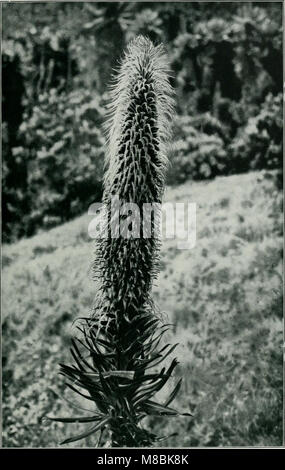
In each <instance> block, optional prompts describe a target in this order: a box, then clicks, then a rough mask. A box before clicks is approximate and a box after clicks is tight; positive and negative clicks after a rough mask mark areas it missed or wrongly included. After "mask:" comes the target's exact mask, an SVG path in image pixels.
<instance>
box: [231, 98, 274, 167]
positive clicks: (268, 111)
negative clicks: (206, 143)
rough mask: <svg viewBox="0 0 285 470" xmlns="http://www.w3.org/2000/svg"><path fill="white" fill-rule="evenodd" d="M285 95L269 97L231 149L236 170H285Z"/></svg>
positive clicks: (240, 132)
mask: <svg viewBox="0 0 285 470" xmlns="http://www.w3.org/2000/svg"><path fill="white" fill-rule="evenodd" d="M282 101H283V100H282V94H278V95H277V96H273V95H272V94H269V95H267V97H266V99H265V101H264V103H263V105H262V107H261V110H260V112H259V114H258V115H257V116H255V117H251V118H249V120H248V122H247V124H246V126H245V127H244V128H243V129H242V130H239V133H238V135H237V137H236V138H235V139H234V141H233V143H232V144H231V146H230V152H231V156H232V162H233V171H247V170H248V169H253V170H260V169H279V170H281V169H282V155H283V148H282V134H283V119H282Z"/></svg>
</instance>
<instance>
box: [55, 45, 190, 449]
mask: <svg viewBox="0 0 285 470" xmlns="http://www.w3.org/2000/svg"><path fill="white" fill-rule="evenodd" d="M168 73H169V70H168V63H167V59H166V56H165V54H164V51H163V47H162V46H161V45H159V46H156V47H155V46H154V45H153V44H152V42H151V41H150V40H148V39H146V38H144V37H142V36H139V37H137V38H136V39H135V40H134V41H132V42H131V43H130V44H129V46H128V48H127V51H126V53H125V55H124V57H123V59H122V62H121V64H120V67H119V70H118V71H117V74H116V77H115V79H114V82H113V84H112V87H111V91H110V107H109V119H108V121H107V124H106V130H107V134H108V143H107V151H106V164H107V169H106V173H105V179H104V195H103V203H104V211H103V212H102V218H103V219H102V220H101V222H102V223H101V230H102V231H103V232H102V237H101V238H100V239H98V240H97V246H96V252H95V260H94V263H93V273H94V279H95V280H96V285H97V295H96V298H95V304H94V309H93V313H92V315H91V316H90V318H84V319H81V322H80V325H79V326H78V329H79V330H80V332H81V334H82V337H81V338H75V339H74V340H73V347H72V349H71V353H72V356H73V358H74V361H75V365H73V366H66V365H61V373H62V374H63V375H64V376H65V377H67V379H68V382H67V385H68V386H69V387H70V388H71V389H72V390H74V391H77V393H79V394H81V395H83V396H84V397H85V398H87V399H88V400H90V401H93V402H94V404H95V405H96V410H95V412H94V414H93V416H91V417H88V418H86V417H85V418H53V419H56V420H62V421H64V422H74V421H76V420H77V421H78V422H93V426H92V427H91V428H90V429H88V430H87V431H86V432H84V433H83V434H81V435H79V436H74V437H72V438H69V439H67V440H66V441H64V442H72V441H75V440H78V439H81V438H83V437H85V436H87V435H90V434H92V433H95V432H96V431H100V432H101V433H102V432H103V431H104V430H106V432H107V433H108V439H109V441H110V445H111V446H112V447H117V446H119V447H125V446H126V447H133V446H136V447H140V446H146V447H147V446H151V445H152V444H153V443H155V442H156V441H158V440H159V439H161V438H158V437H156V436H155V435H154V434H153V433H151V432H150V431H148V430H147V429H144V428H143V427H142V424H141V420H142V419H143V418H144V417H145V416H147V415H160V416H161V415H166V416H176V415H177V414H179V413H178V412H177V411H176V410H174V409H173V408H171V407H170V406H169V405H170V403H171V402H172V401H173V399H174V398H175V396H176V394H177V392H178V390H179V388H180V384H181V381H179V383H178V384H177V386H176V387H175V388H174V390H173V392H172V393H171V394H170V396H169V398H168V399H167V400H166V401H165V402H164V403H163V404H159V403H157V402H156V401H154V400H153V399H152V398H153V397H154V395H155V394H156V393H157V392H158V391H159V390H160V389H161V388H162V387H163V386H164V385H165V383H166V382H167V380H168V378H169V377H170V376H171V374H172V372H173V370H174V368H175V367H176V365H177V360H176V359H174V360H172V362H171V364H170V366H169V367H168V369H165V368H163V369H161V370H160V371H158V370H157V366H158V365H159V364H160V363H161V362H162V361H163V360H164V359H165V357H166V356H168V355H169V354H170V353H171V352H172V351H173V349H174V348H175V345H174V346H171V345H170V344H165V345H164V346H161V345H160V340H161V338H162V336H163V333H164V332H165V331H166V330H167V328H168V326H167V325H164V324H163V323H162V322H161V319H160V316H159V315H158V314H157V312H156V309H155V306H154V304H153V302H152V300H151V296H150V294H151V287H152V282H153V279H154V278H155V276H156V274H157V272H158V251H159V243H160V242H159V239H158V238H157V234H158V231H157V223H158V221H157V218H155V217H154V218H153V217H152V218H151V223H150V226H149V229H148V230H149V231H148V232H147V233H148V237H146V232H145V231H144V226H143V224H142V220H143V204H144V203H148V204H151V203H161V198H162V193H163V188H164V178H165V169H166V164H167V156H166V153H167V144H168V139H169V136H170V130H171V129H170V127H171V118H172V110H173V90H172V88H171V86H170V84H169V79H168ZM114 200H115V201H116V202H115V204H114V205H113V206H112V204H113V202H114ZM125 203H135V204H136V207H137V209H136V210H137V211H138V213H136V217H133V215H134V214H131V217H130V214H129V213H128V211H127V212H126V211H125V213H124V212H123V213H122V210H121V208H122V206H120V204H125ZM116 204H117V205H116ZM129 207H131V206H129ZM133 210H134V209H132V208H131V211H133ZM119 211H120V213H119ZM123 226H124V227H125V228H126V231H125V232H124V234H122V227H123ZM103 233H104V234H105V235H104V236H103ZM126 233H127V237H126ZM150 369H153V370H152V371H150Z"/></svg>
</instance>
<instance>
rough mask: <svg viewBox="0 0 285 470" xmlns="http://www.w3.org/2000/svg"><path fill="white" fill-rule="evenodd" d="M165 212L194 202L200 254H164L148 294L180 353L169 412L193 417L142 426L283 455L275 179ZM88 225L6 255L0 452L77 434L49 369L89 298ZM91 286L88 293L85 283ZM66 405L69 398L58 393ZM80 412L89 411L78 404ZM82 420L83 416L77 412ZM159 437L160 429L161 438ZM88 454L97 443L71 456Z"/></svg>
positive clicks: (251, 181)
mask: <svg viewBox="0 0 285 470" xmlns="http://www.w3.org/2000/svg"><path fill="white" fill-rule="evenodd" d="M165 199H166V201H171V202H186V203H187V202H189V201H196V202H197V205H198V209H197V217H198V221H197V229H198V233H197V244H196V247H195V248H194V249H192V250H189V251H187V250H186V251H185V250H179V249H177V245H176V241H174V240H165V241H164V242H163V245H162V259H161V267H162V270H161V274H160V277H159V279H158V283H157V284H158V285H157V286H156V287H155V288H154V295H155V299H156V301H157V303H158V305H159V306H160V307H161V308H162V310H163V311H164V312H165V313H164V316H165V318H164V319H165V320H166V321H169V322H171V323H174V324H175V328H174V330H173V331H172V332H170V333H169V337H168V338H166V341H167V342H169V343H172V344H175V343H177V342H179V344H180V346H179V347H178V350H177V351H176V353H175V356H177V357H178V358H179V362H180V364H179V366H178V367H177V373H176V374H175V376H174V377H173V379H171V381H170V384H169V388H168V387H167V388H166V391H165V395H162V396H161V397H160V398H161V400H162V401H163V398H164V397H166V396H167V393H169V391H171V390H172V388H173V386H174V385H175V383H176V382H177V378H180V377H183V382H182V388H181V390H180V392H179V394H178V396H177V398H176V400H175V402H174V404H173V406H175V407H176V408H178V409H180V410H182V411H188V412H190V413H193V414H194V418H183V417H181V418H178V419H177V418H172V419H171V418H170V419H169V418H159V417H157V418H151V421H149V422H148V427H149V429H150V431H151V432H155V433H158V434H159V435H162V434H163V435H170V434H172V433H175V432H177V433H178V436H177V437H173V438H172V439H169V440H167V441H166V442H164V443H163V444H162V445H167V446H175V445H176V446H179V447H180V446H185V447H188V446H227V445H231V446H234V445H240V446H250V445H253V446H257V445H262V446H264V445H281V444H282V341H283V340H282V259H281V256H282V214H281V204H282V194H281V193H280V191H278V190H277V189H276V186H275V174H274V173H271V172H264V171H261V172H253V173H250V174H245V175H233V176H228V177H217V178H216V180H214V181H210V182H208V181H205V182H194V183H185V184H183V185H181V186H179V187H177V188H172V189H171V188H169V189H168V190H167V192H166V198H165ZM91 220H92V216H88V215H87V214H85V215H83V216H81V217H79V218H77V219H75V220H73V221H71V222H68V223H65V224H63V225H62V226H60V227H56V228H53V229H51V230H49V231H46V232H44V233H42V234H38V235H36V236H34V237H32V238H31V239H28V240H22V241H20V242H18V243H16V244H11V245H6V246H4V248H3V265H4V271H3V348H2V349H3V359H4V371H3V372H4V374H3V392H4V395H3V431H4V434H3V438H4V441H3V444H4V446H15V447H18V446H28V447H50V446H57V445H58V443H59V442H60V441H62V440H64V439H66V437H68V436H69V435H70V434H71V435H72V434H78V433H79V432H80V431H82V432H83V431H84V430H85V427H86V425H84V424H83V425H80V424H70V425H69V426H70V428H69V432H68V434H67V431H66V426H65V425H64V424H62V423H52V424H50V423H47V424H46V423H42V422H41V418H42V416H44V415H46V414H48V415H53V416H70V414H71V404H70V403H65V401H64V400H63V399H62V398H61V397H59V396H58V394H60V395H62V394H63V393H64V392H63V390H64V387H63V381H62V382H61V381H60V380H59V377H58V374H57V367H56V365H57V364H58V363H60V362H65V363H66V362H67V361H69V346H70V336H71V334H72V333H73V328H72V323H73V321H74V320H75V318H77V317H78V316H85V315H86V312H88V310H89V308H90V306H91V305H92V303H93V299H94V294H95V293H94V283H93V282H92V281H91V273H90V272H89V276H88V268H89V267H91V258H90V254H91V253H92V250H93V243H92V240H90V238H89V239H88V235H87V227H88V224H89V223H90V221H91ZM88 278H89V282H88ZM64 396H65V397H67V399H72V402H71V403H74V394H73V393H72V392H71V394H69V393H68V392H67V391H65V393H64ZM76 401H77V404H78V406H76V409H74V414H75V413H79V411H80V413H82V414H84V411H83V410H81V409H80V408H79V406H81V407H83V408H88V407H90V402H89V401H87V400H84V399H82V400H80V397H78V398H77V399H76ZM86 415H88V413H86ZM162 428H163V429H162ZM74 445H77V446H81V447H82V446H83V447H84V446H91V447H92V446H94V445H95V442H94V437H92V436H91V437H88V438H87V439H85V440H83V441H78V443H75V444H68V446H74Z"/></svg>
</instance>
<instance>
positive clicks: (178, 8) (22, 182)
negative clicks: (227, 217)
mask: <svg viewBox="0 0 285 470" xmlns="http://www.w3.org/2000/svg"><path fill="white" fill-rule="evenodd" d="M281 8H282V5H281V3H280V4H278V3H271V4H270V3H267V4H265V3H263V4H258V5H257V4H255V3H247V4H244V3H240V2H236V3H227V4H223V3H215V4H211V5H210V6H208V4H207V3H204V4H203V3H200V4H199V3H183V2H182V3H167V2H155V3H152V4H149V3H147V4H144V3H143V2H132V3H130V2H124V3H118V2H116V3H100V2H99V3H96V4H95V3H82V4H79V3H54V4H49V3H47V4H5V5H3V32H4V42H3V51H2V63H3V120H4V148H3V157H4V159H3V160H4V172H3V184H4V198H3V216H4V217H3V222H4V224H3V225H4V227H3V228H4V240H5V241H9V240H10V241H11V240H13V239H16V238H19V237H22V236H25V235H26V236H27V235H28V236H30V235H31V234H32V233H34V232H35V231H36V230H37V229H38V228H39V226H41V224H42V223H44V221H46V220H47V219H46V216H47V215H48V217H49V220H50V221H52V220H53V222H54V223H59V222H60V217H59V216H58V211H59V207H58V208H56V207H55V206H56V204H53V202H52V201H54V202H55V201H56V197H55V193H54V187H55V186H56V185H57V182H56V181H53V178H55V179H56V173H55V172H52V171H50V172H49V174H47V173H45V177H46V178H48V179H49V181H46V184H45V185H44V186H43V187H42V194H40V199H43V200H44V201H47V200H48V199H49V200H50V204H49V209H48V214H47V210H46V203H44V207H43V211H42V212H41V209H39V206H38V205H37V200H36V198H34V197H30V195H32V194H35V193H37V192H39V191H40V187H39V186H37V182H36V181H33V176H32V175H31V174H30V172H31V171H32V169H33V167H34V164H35V158H36V159H37V158H38V156H37V157H35V149H34V148H32V145H33V143H34V141H36V145H39V146H40V145H43V146H44V143H43V142H42V144H41V143H40V142H38V137H36V136H35V137H34V138H33V139H32V140H31V139H30V143H27V142H26V140H25V135H24V134H23V133H22V132H21V130H20V126H21V124H22V123H23V124H24V126H25V123H26V121H28V123H29V124H28V125H29V126H30V133H32V132H35V133H36V132H37V130H38V129H37V126H40V125H41V122H40V120H37V119H36V120H35V121H34V122H33V118H34V116H36V115H37V114H38V109H39V108H40V109H42V112H43V113H44V112H45V113H46V116H45V118H44V119H45V120H46V121H48V120H49V119H50V115H49V112H50V110H51V108H50V107H49V106H45V108H44V109H45V111H44V110H43V107H42V102H43V100H44V99H45V98H43V96H46V95H47V94H48V93H50V90H51V89H54V90H55V91H54V93H56V95H57V96H58V99H59V102H61V104H62V106H66V111H67V112H68V110H69V109H70V105H69V103H68V99H67V97H68V96H69V93H72V92H74V93H76V94H77V95H78V97H79V95H80V94H81V93H82V94H83V96H82V97H81V98H78V99H79V100H80V101H81V102H82V103H83V102H85V99H86V96H85V92H86V93H87V94H89V96H90V100H91V101H92V100H93V99H95V100H97V102H98V103H100V102H101V99H102V97H103V96H104V93H105V91H106V83H107V81H108V77H109V76H110V74H111V71H112V70H113V68H115V67H116V66H117V65H118V62H117V60H118V57H119V56H120V54H121V51H122V50H123V48H124V46H125V44H126V42H128V41H129V40H130V39H132V38H133V37H134V36H136V35H138V34H144V35H147V36H149V38H150V39H151V40H153V41H155V42H163V43H165V44H166V45H167V54H168V57H169V58H170V62H171V69H172V71H173V78H172V85H173V86H174V87H175V90H176V93H177V97H178V104H177V114H178V119H177V122H176V129H177V135H176V138H175V140H176V142H175V145H174V149H173V165H172V166H171V169H170V170H169V176H168V181H169V182H171V184H177V183H180V182H181V181H185V180H186V179H188V178H193V179H205V178H212V177H214V176H216V175H218V174H225V175H226V174H229V173H231V172H233V171H234V172H245V171H248V170H250V169H254V168H273V167H274V168H280V162H281V160H282V140H281V139H280V133H281V127H282V126H281V124H280V118H279V115H280V111H281V110H282V101H281V100H280V99H279V98H278V96H281V93H282V73H281V70H282V24H281V19H282V13H281ZM19 24H21V28H19ZM83 90H84V91H83ZM60 95H65V96H66V99H65V98H60ZM64 103H65V104H64ZM270 103H271V104H270ZM34 108H35V109H34ZM95 113H96V112H95ZM181 116H183V118H181ZM58 118H60V113H59V114H58ZM184 118H185V119H184ZM267 118H268V120H269V123H268V124H265V121H266V119H267ZM31 120H32V121H31ZM52 120H53V121H54V119H53V118H52ZM95 121H96V122H95ZM75 122H76V123H77V121H76V120H75ZM209 122H212V123H214V122H215V124H214V127H213V126H212V127H211V126H210V127H211V129H209ZM262 122H264V124H262ZM64 123H65V122H64V121H63V122H62V123H60V122H59V121H58V125H59V126H60V125H63V124H64ZM77 124H78V123H77ZM88 125H89V126H94V128H95V127H96V129H97V130H96V132H97V133H98V134H99V133H100V131H99V127H100V120H97V118H95V119H93V118H90V120H88ZM255 128H256V130H255V131H254V130H253V129H255ZM68 129H69V130H70V128H69V127H68ZM188 131H189V132H190V133H189V134H188ZM94 132H95V130H94ZM185 133H186V134H185ZM249 134H251V136H249ZM254 134H255V135H254ZM267 134H268V136H267ZM78 135H81V133H80V132H78V133H75V134H74V148H77V149H78V152H79V153H78V158H79V160H81V159H83V160H84V159H85V155H84V153H83V155H81V142H78V143H77V142H76V139H77V136H78ZM57 139H59V140H60V141H62V140H61V139H62V135H58V134H57V133H55V134H54V137H53V142H52V137H50V145H49V147H48V148H49V149H50V148H52V146H53V145H55V146H56V145H57ZM80 139H81V137H79V140H80ZM271 139H273V141H271ZM52 144H53V145H52ZM21 147H22V148H23V149H24V150H22V151H20V153H18V150H15V151H13V149H14V148H16V149H19V148H21ZM43 148H44V147H43ZM43 148H41V147H39V148H38V147H37V148H36V150H37V151H38V152H37V155H41V153H39V152H41V150H43ZM65 150H67V147H65ZM103 151H104V150H103V148H102V150H101V153H103ZM99 153H100V151H99V147H98V152H97V145H96V149H94V151H93V150H92V151H90V153H89V156H88V159H90V166H89V168H91V167H93V168H94V175H95V176H94V180H95V183H94V184H95V186H96V187H97V183H98V177H99V175H100V173H101V170H100V165H101V160H100V159H99V157H98V155H99ZM65 158H68V152H65V151H64V152H63V153H61V150H60V148H59V150H58V151H57V153H56V154H55V155H54V159H51V162H52V160H55V159H59V160H62V159H65ZM70 159H71V161H74V158H73V154H72V155H71V156H70ZM46 162H47V161H46ZM58 165H59V166H60V163H59V164H58ZM67 165H68V164H67ZM70 165H72V163H70ZM36 166H37V167H38V168H39V167H41V166H42V163H41V162H40V161H38V162H37V163H36ZM83 167H84V168H85V165H84V166H83ZM75 173H76V171H75ZM88 177H89V176H87V179H88ZM280 181H281V178H280ZM62 184H63V186H62V190H63V193H64V195H63V196H62V199H65V200H67V199H68V198H70V199H73V198H74V189H75V188H74V187H72V185H70V182H69V181H68V180H65V182H64V181H63V183H62ZM88 184H89V183H87V185H88ZM34 185H35V186H37V187H34ZM49 188H50V189H49ZM47 191H48V192H49V191H51V194H50V195H49V194H47ZM40 192H41V191H40ZM29 194H30V195H29ZM98 198H100V191H97V190H96V194H94V199H93V200H94V201H95V200H98ZM76 201H79V202H78V203H77V202H76ZM76 201H73V209H72V210H67V212H66V217H67V218H69V217H73V216H74V215H76V213H79V212H81V211H82V210H86V209H87V205H86V202H87V200H86V192H85V190H84V185H80V187H77V195H76ZM52 206H53V207H54V210H52ZM35 214H37V215H36V218H37V222H36V223H35ZM64 217H65V216H64Z"/></svg>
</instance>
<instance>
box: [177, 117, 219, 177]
mask: <svg viewBox="0 0 285 470" xmlns="http://www.w3.org/2000/svg"><path fill="white" fill-rule="evenodd" d="M199 129H201V130H199ZM174 132H175V137H176V139H175V141H174V144H173V149H172V156H171V170H170V172H169V175H168V182H169V183H170V184H179V183H183V182H184V181H186V180H187V179H189V178H190V179H193V180H201V179H202V180H203V179H208V178H213V177H215V176H217V175H221V174H224V173H225V171H226V169H227V160H226V148H225V143H224V140H225V132H224V129H223V126H222V125H221V123H220V122H219V121H218V120H217V119H215V118H214V117H212V116H211V115H210V114H208V113H207V114H205V115H200V116H198V117H196V118H190V117H181V118H178V119H177V120H176V126H175V131H174Z"/></svg>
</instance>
